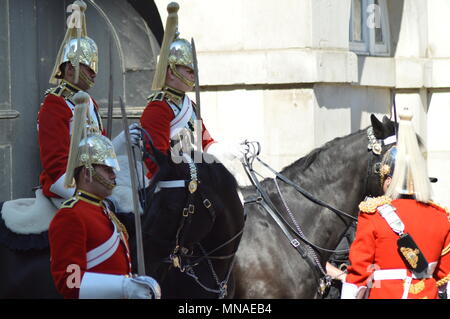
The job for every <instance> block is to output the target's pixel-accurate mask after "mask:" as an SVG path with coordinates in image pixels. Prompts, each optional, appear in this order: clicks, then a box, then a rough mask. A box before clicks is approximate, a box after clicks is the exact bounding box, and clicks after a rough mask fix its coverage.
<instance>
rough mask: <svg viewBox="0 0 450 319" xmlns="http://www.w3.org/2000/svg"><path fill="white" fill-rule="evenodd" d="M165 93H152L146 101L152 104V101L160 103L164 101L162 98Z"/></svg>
mask: <svg viewBox="0 0 450 319" xmlns="http://www.w3.org/2000/svg"><path fill="white" fill-rule="evenodd" d="M165 94H166V92H164V91H156V92H153V93H152V94H150V95H149V96H148V98H147V101H149V102H152V101H162V100H164V96H165Z"/></svg>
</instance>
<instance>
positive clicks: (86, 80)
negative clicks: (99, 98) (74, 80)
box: [78, 70, 94, 90]
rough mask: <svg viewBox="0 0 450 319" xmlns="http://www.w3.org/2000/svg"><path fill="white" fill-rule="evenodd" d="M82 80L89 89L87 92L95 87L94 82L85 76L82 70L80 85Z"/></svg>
mask: <svg viewBox="0 0 450 319" xmlns="http://www.w3.org/2000/svg"><path fill="white" fill-rule="evenodd" d="M80 80H82V81H83V82H84V83H85V84H86V85H87V86H88V87H89V88H88V89H87V90H89V89H90V88H92V87H93V86H94V82H93V81H92V80H91V79H89V78H88V77H87V76H86V74H84V72H82V71H81V70H80V74H79V80H78V83H79V82H80Z"/></svg>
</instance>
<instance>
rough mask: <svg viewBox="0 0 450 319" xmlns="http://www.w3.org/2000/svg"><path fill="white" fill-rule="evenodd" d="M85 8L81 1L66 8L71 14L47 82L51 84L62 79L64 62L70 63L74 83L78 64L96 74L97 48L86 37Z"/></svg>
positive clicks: (78, 69)
mask: <svg viewBox="0 0 450 319" xmlns="http://www.w3.org/2000/svg"><path fill="white" fill-rule="evenodd" d="M86 8H87V5H86V3H85V2H84V1H82V0H76V1H75V2H74V3H73V4H71V5H69V6H68V8H67V9H68V10H67V11H68V12H72V14H71V15H70V16H69V17H68V18H67V31H66V35H65V36H64V40H63V41H62V43H61V46H60V48H59V51H58V54H57V56H56V61H55V65H54V67H53V71H52V74H51V76H50V81H49V82H50V83H51V84H57V83H58V80H59V79H61V78H62V74H61V69H60V67H61V65H62V64H63V63H65V62H70V63H71V64H72V66H73V67H74V68H75V82H78V76H79V75H80V64H84V65H86V66H88V67H89V68H91V69H92V71H94V72H95V73H97V72H98V48H97V44H95V42H94V40H92V39H91V38H89V37H88V36H87V27H86V17H85V14H84V12H85V11H86ZM91 85H93V83H92V84H91Z"/></svg>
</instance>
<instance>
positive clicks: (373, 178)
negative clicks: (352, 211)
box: [365, 114, 398, 197]
mask: <svg viewBox="0 0 450 319" xmlns="http://www.w3.org/2000/svg"><path fill="white" fill-rule="evenodd" d="M370 121H371V124H372V126H371V127H369V129H368V131H367V132H368V138H369V150H370V151H371V154H369V167H368V176H367V184H366V194H365V195H366V196H371V197H376V196H381V195H383V187H382V185H381V179H380V174H379V166H380V163H381V160H382V158H383V155H384V154H385V153H386V151H387V150H389V148H390V147H391V146H392V145H394V144H395V142H396V138H395V134H396V131H397V126H398V125H397V124H396V123H395V122H394V121H391V120H390V119H388V118H387V117H386V116H384V117H383V120H382V121H380V120H378V118H377V117H376V116H375V115H373V114H372V115H371V116H370Z"/></svg>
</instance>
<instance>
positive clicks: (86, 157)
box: [48, 93, 161, 299]
mask: <svg viewBox="0 0 450 319" xmlns="http://www.w3.org/2000/svg"><path fill="white" fill-rule="evenodd" d="M78 94H81V93H78ZM85 96H87V94H85ZM87 101H88V96H87V98H86V102H87ZM86 104H87V103H86ZM77 108H79V106H78V105H77ZM75 112H76V113H77V112H78V111H75ZM78 118H81V119H82V117H77V119H78ZM78 122H79V121H78ZM79 126H80V125H79V123H76V124H75V128H74V132H73V134H74V138H73V139H72V145H75V147H71V150H70V157H69V161H68V167H67V172H66V177H67V178H66V179H65V181H64V184H65V185H66V186H67V187H73V186H74V184H73V180H72V177H73V178H74V180H75V184H76V192H75V195H74V196H73V197H72V198H70V199H69V200H67V201H66V202H64V203H63V205H62V206H61V208H60V210H59V211H58V212H57V214H56V215H55V217H54V218H53V220H52V222H51V224H50V227H49V232H48V234H49V243H50V253H51V273H52V276H53V279H54V282H55V286H56V288H57V290H58V291H59V292H60V293H61V294H62V295H63V296H64V297H65V298H96V299H97V298H108V299H113V298H160V294H161V293H160V288H159V285H158V283H157V282H156V281H155V280H154V279H153V278H151V277H147V276H139V277H135V278H133V277H132V276H131V260H130V253H129V248H128V234H127V231H126V229H125V227H124V226H123V225H122V224H121V223H120V222H119V221H118V219H117V218H116V217H115V215H114V213H113V212H111V211H110V210H109V209H108V207H107V206H105V204H104V202H103V200H104V199H105V198H106V197H107V196H110V195H111V193H112V190H113V188H114V186H115V178H116V175H115V170H118V169H119V167H118V163H117V160H116V155H115V152H114V148H113V145H112V143H111V141H110V140H109V139H108V138H106V137H105V136H103V135H100V134H98V133H95V132H93V131H91V130H90V127H88V128H87V129H88V132H90V133H88V136H87V137H85V138H84V139H82V140H81V142H78V140H77V136H80V135H82V133H79V132H80V130H83V129H84V128H83V127H81V128H79ZM82 126H84V125H82Z"/></svg>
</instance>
